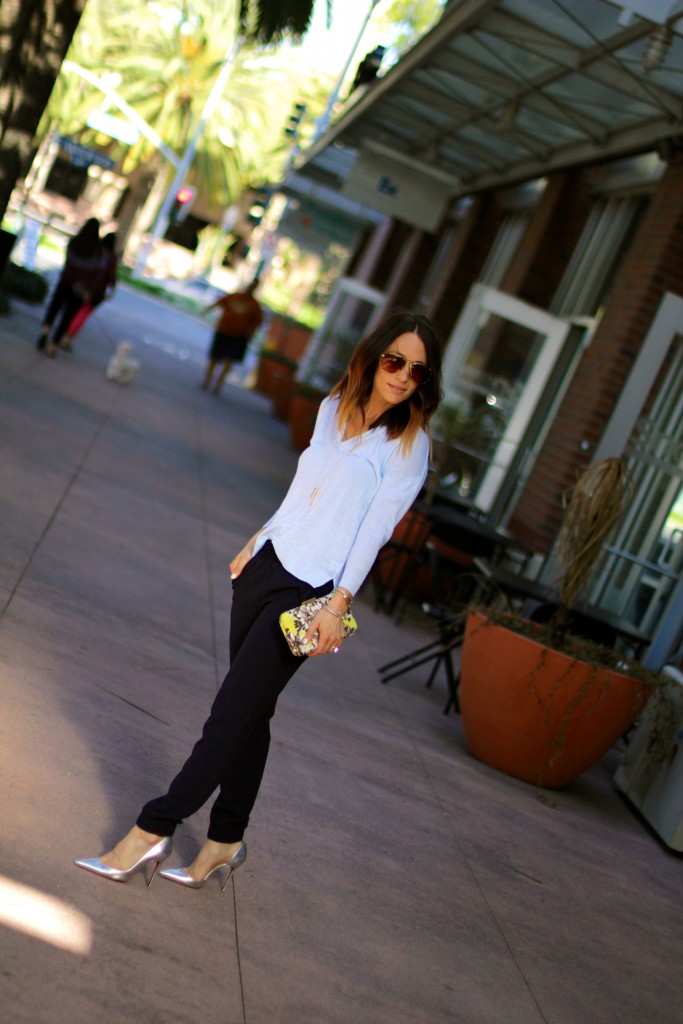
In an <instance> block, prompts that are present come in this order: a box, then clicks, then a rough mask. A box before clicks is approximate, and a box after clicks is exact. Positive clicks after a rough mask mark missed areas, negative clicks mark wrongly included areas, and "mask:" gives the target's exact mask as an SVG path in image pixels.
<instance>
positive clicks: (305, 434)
mask: <svg viewBox="0 0 683 1024" xmlns="http://www.w3.org/2000/svg"><path fill="white" fill-rule="evenodd" d="M324 397H325V395H324V393H323V392H322V391H314V390H313V389H304V388H301V387H299V388H297V387H296V385H294V386H292V389H291V391H290V396H289V411H288V414H287V419H288V420H289V437H290V440H291V442H292V446H293V447H294V448H295V449H296V451H298V452H302V451H303V450H304V448H307V447H308V445H309V444H310V441H311V436H312V434H313V428H314V426H315V420H316V417H317V415H318V409H319V408H320V403H321V402H322V400H323V398H324Z"/></svg>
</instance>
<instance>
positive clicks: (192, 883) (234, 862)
mask: <svg viewBox="0 0 683 1024" xmlns="http://www.w3.org/2000/svg"><path fill="white" fill-rule="evenodd" d="M246 859H247V844H246V843H242V845H241V846H240V847H238V849H237V850H235V852H234V853H233V855H232V857H231V858H230V860H228V861H226V862H225V863H224V864H217V865H216V867H215V868H211V870H210V871H209V872H208V874H206V875H204V877H203V878H202V879H201V880H200V881H197V879H196V878H193V877H192V875H190V874H188V872H187V868H164V869H163V870H162V871H160V872H159V877H160V878H166V879H168V881H169V882H176V883H177V884H178V885H185V886H187V888H188V889H201V887H202V886H203V885H204V882H205V881H206V880H207V878H209V876H210V875H212V874H213V873H214V871H220V869H221V868H229V871H228V877H227V878H226V879H225V881H224V882H223V885H222V886H221V892H225V889H226V886H227V884H228V882H229V881H230V879H231V878H232V876H233V873H234V872H235V871H237V869H238V868H239V867H241V866H242V864H244V862H245V860H246Z"/></svg>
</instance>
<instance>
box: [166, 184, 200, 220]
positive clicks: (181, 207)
mask: <svg viewBox="0 0 683 1024" xmlns="http://www.w3.org/2000/svg"><path fill="white" fill-rule="evenodd" d="M196 195H197V189H196V188H192V186H191V185H181V186H180V188H179V189H178V191H177V192H176V194H175V199H174V200H173V206H172V207H171V222H172V223H173V224H182V222H183V221H184V220H185V218H186V217H187V215H188V213H189V212H190V207H191V206H192V200H193V199H194V197H195V196H196Z"/></svg>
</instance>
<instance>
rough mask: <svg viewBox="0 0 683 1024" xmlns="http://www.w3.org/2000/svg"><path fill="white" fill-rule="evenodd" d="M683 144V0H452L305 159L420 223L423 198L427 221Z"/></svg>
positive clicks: (356, 193) (310, 167)
mask: <svg viewBox="0 0 683 1024" xmlns="http://www.w3.org/2000/svg"><path fill="white" fill-rule="evenodd" d="M356 97H357V98H356ZM682 145H683V2H678V0H676V2H672V0H620V2H617V0H454V2H451V3H450V4H448V5H447V7H446V9H445V11H444V15H443V17H442V20H441V21H440V22H439V23H438V24H437V25H436V26H435V27H434V29H432V31H431V32H430V33H428V35H426V36H425V37H424V38H423V39H422V40H420V42H419V43H418V44H417V46H415V47H414V49H413V50H411V51H410V53H408V54H407V55H406V56H405V57H404V58H403V59H401V60H400V61H399V62H398V63H397V64H396V65H395V66H394V67H393V68H391V69H390V70H389V71H388V73H387V74H386V75H384V76H383V77H381V78H379V79H378V80H376V81H375V82H374V83H372V84H371V85H369V86H366V87H364V89H363V90H362V91H361V90H357V91H356V93H354V96H353V97H352V98H351V105H350V106H347V108H346V110H345V111H344V112H343V113H342V115H341V117H340V118H339V120H338V121H337V122H336V124H334V125H333V127H332V128H331V129H330V130H329V131H328V132H327V133H326V134H325V135H324V136H322V137H321V138H320V139H319V140H318V141H317V142H316V143H315V144H314V145H312V146H311V147H310V148H309V149H308V150H306V151H305V152H304V154H303V158H302V161H301V163H300V164H299V165H298V167H297V171H298V173H299V174H300V175H305V176H306V177H308V178H309V179H311V180H313V181H316V182H319V183H320V184H321V185H325V186H327V187H330V188H333V189H336V190H340V191H342V192H343V194H345V195H346V196H348V198H350V199H354V200H356V201H358V202H361V203H364V204H367V205H371V206H373V207H374V208H375V209H378V210H380V211H382V212H389V213H391V212H392V203H396V202H398V203H399V204H400V206H401V209H402V211H403V213H402V214H398V213H397V216H399V215H401V216H403V219H404V220H406V219H407V220H408V221H409V222H410V216H405V212H406V198H407V197H408V196H410V199H411V203H410V204H408V205H412V203H413V202H418V203H420V202H422V201H424V202H425V203H426V204H427V205H428V206H429V207H430V210H431V211H432V212H431V213H430V210H427V211H426V213H425V215H424V216H422V214H421V213H420V212H419V211H418V213H417V214H416V216H415V222H416V223H417V222H419V223H421V226H426V227H428V226H429V224H428V223H427V222H428V221H429V222H430V223H432V224H435V223H437V222H438V216H439V213H434V212H433V211H434V209H437V208H438V211H441V210H442V207H443V203H444V200H445V198H452V197H457V196H462V195H468V194H472V193H475V192H478V191H481V190H483V189H490V188H494V187H500V186H503V185H507V184H513V183H516V182H520V181H527V180H531V179H534V178H538V177H542V176H545V175H547V174H548V173H550V172H552V171H555V170H559V169H562V168H567V167H572V166H577V165H580V164H586V163H592V162H596V161H604V160H609V159H612V158H616V157H620V156H627V155H631V154H634V153H639V152H644V151H647V150H654V149H658V150H659V152H660V155H662V156H663V158H664V159H667V157H670V155H671V153H672V152H674V151H675V150H677V149H678V148H679V147H680V146H682ZM373 190H374V192H373ZM370 200H372V201H370ZM430 218H431V221H430Z"/></svg>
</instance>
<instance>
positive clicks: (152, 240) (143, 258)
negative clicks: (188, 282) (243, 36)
mask: <svg viewBox="0 0 683 1024" xmlns="http://www.w3.org/2000/svg"><path fill="white" fill-rule="evenodd" d="M239 49H240V41H239V39H235V40H234V41H233V42H232V43H231V45H230V46H229V47H228V50H227V52H226V54H225V58H224V60H223V64H222V66H221V70H220V71H219V73H218V77H217V78H216V81H215V82H214V84H213V87H212V89H211V92H210V93H209V97H208V99H207V101H206V103H205V104H204V109H203V110H202V114H201V117H200V119H199V122H198V123H197V127H196V128H195V130H194V133H193V135H192V138H191V139H190V142H189V144H188V146H187V149H186V150H185V152H184V154H183V157H182V159H181V161H180V163H179V164H178V166H177V168H176V173H175V177H174V178H173V182H172V184H171V187H170V188H169V190H168V192H167V193H166V195H165V197H164V201H163V202H162V204H161V206H160V207H159V210H158V212H157V215H156V217H155V219H154V225H153V227H152V230H151V231H150V233H149V237H148V238H147V240H146V241H145V242H144V243H143V244H142V245H141V246H140V250H139V252H138V256H137V259H136V262H135V267H134V268H133V277H136V278H140V277H142V275H143V273H144V270H145V267H146V266H147V261H148V259H149V257H150V255H151V253H152V250H153V249H154V246H155V244H156V242H157V241H158V240H159V239H160V238H162V237H163V235H164V234H165V233H166V229H167V228H168V223H169V219H170V213H171V207H172V206H173V201H174V199H175V197H176V194H177V192H178V189H179V188H180V187H181V185H184V183H185V176H186V174H187V172H188V171H189V169H190V166H191V164H192V161H193V160H194V155H195V152H196V150H197V143H198V142H199V140H200V138H201V136H202V134H203V132H204V129H205V128H206V126H207V124H208V122H209V120H210V119H211V117H212V116H213V113H214V111H215V109H216V107H217V106H218V104H219V102H220V100H221V97H222V95H223V92H224V90H225V86H226V84H227V81H228V78H229V77H230V72H231V71H232V68H233V65H234V63H235V58H236V56H237V54H238V52H239Z"/></svg>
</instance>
